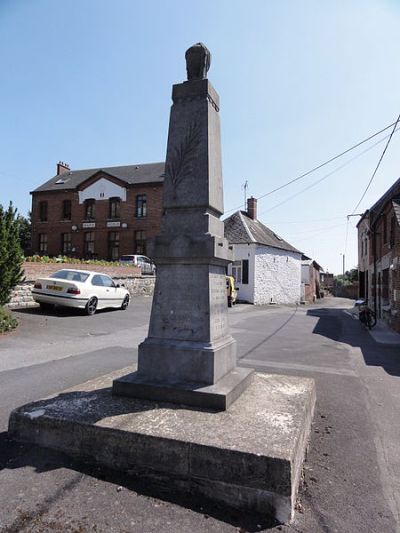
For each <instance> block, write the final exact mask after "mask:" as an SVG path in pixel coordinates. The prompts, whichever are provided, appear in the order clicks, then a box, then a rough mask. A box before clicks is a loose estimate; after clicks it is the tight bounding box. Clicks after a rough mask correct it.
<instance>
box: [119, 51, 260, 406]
mask: <svg viewBox="0 0 400 533" xmlns="http://www.w3.org/2000/svg"><path fill="white" fill-rule="evenodd" d="M185 57H186V63H187V74H188V81H186V82H184V83H180V84H178V85H174V86H173V90H172V100H173V105H172V108H171V115H170V123H169V134H168V146H167V157H166V166H165V181H164V193H163V217H162V222H161V234H160V235H159V236H158V237H156V239H155V241H154V243H153V249H152V250H151V252H150V255H151V256H152V257H153V258H154V260H155V262H156V265H157V279H156V285H155V291H154V297H153V307H152V311H151V318H150V325H149V332H148V337H147V338H146V339H145V340H144V342H143V343H141V344H140V346H139V360H138V369H137V372H135V373H134V374H130V375H128V376H124V377H123V378H120V379H118V380H115V381H114V384H113V393H114V394H119V395H128V396H133V397H140V398H147V399H151V400H165V401H169V402H174V403H183V404H186V405H192V406H202V407H208V408H215V409H225V408H227V407H228V406H229V405H230V404H231V403H232V402H233V401H234V400H235V399H236V398H237V397H238V396H239V395H240V394H241V393H242V392H243V390H244V389H245V388H246V387H247V385H248V384H249V383H250V380H251V374H252V370H249V369H244V368H238V367H236V341H235V340H234V339H233V338H232V336H231V335H230V333H229V327H228V315H227V313H228V309H227V294H226V281H225V268H226V265H227V264H228V263H229V262H230V261H232V251H231V249H230V248H229V245H228V242H227V240H226V239H225V238H224V224H223V222H222V221H221V220H220V216H221V215H222V213H223V190H222V170H221V140H220V121H219V97H218V94H217V92H216V91H215V89H214V88H213V86H212V85H211V83H210V82H209V81H208V79H207V71H208V68H209V66H210V61H211V56H210V53H209V51H208V50H207V48H206V47H205V46H204V45H203V44H202V43H198V44H196V45H194V46H192V47H191V48H189V49H188V50H187V52H186V56H185Z"/></svg>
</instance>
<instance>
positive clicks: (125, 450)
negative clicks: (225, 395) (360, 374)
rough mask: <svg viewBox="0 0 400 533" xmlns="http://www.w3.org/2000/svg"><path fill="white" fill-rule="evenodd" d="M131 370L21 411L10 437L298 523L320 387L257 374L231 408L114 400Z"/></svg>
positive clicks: (301, 380) (295, 379) (14, 419)
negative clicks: (116, 383) (118, 383)
mask: <svg viewBox="0 0 400 533" xmlns="http://www.w3.org/2000/svg"><path fill="white" fill-rule="evenodd" d="M132 371H134V369H132V368H129V369H123V370H122V371H119V372H114V373H112V374H109V375H107V376H103V377H101V378H98V379H95V380H92V381H89V382H87V383H85V384H83V385H80V386H77V387H75V388H73V389H68V390H66V391H63V392H62V393H60V394H58V395H57V396H54V397H52V398H48V399H45V400H41V401H38V402H34V403H31V404H28V405H25V406H23V407H20V408H18V409H16V410H15V411H13V412H12V414H11V416H10V420H9V436H10V437H11V438H13V439H16V440H19V441H27V442H31V443H35V444H38V445H40V446H44V447H48V448H53V449H56V450H60V451H63V452H65V453H67V454H69V455H71V456H74V457H77V458H80V459H84V460H85V461H92V462H93V463H96V464H102V465H105V466H107V467H109V468H112V469H116V470H121V471H123V472H128V471H129V472H131V473H135V472H140V474H141V475H142V476H146V473H147V474H148V476H149V478H151V476H152V475H154V474H156V475H158V476H165V478H166V479H168V482H169V483H170V486H171V490H173V489H174V487H175V486H176V487H179V489H180V490H182V489H183V490H186V491H187V492H190V493H192V494H202V495H204V496H206V497H210V498H212V499H213V500H214V501H220V502H222V503H225V504H228V505H230V506H233V507H237V508H241V509H245V510H247V511H257V512H261V513H265V514H268V515H272V516H274V517H275V518H276V519H277V520H279V521H280V522H287V521H290V519H291V518H292V517H293V510H294V506H295V500H296V493H297V489H298V485H299V481H300V477H301V468H302V463H303V459H304V455H305V452H306V447H307V443H308V439H309V435H310V428H311V420H312V415H313V410H314V404H315V385H314V382H313V380H311V379H307V378H298V377H289V376H280V375H270V374H255V375H254V377H253V381H252V383H251V385H250V386H249V387H248V388H247V389H246V391H245V392H243V394H242V395H241V396H240V397H239V398H238V399H237V400H236V402H234V403H233V404H232V405H231V406H230V407H229V409H227V410H226V411H221V412H210V411H209V410H208V411H206V410H201V409H198V410H193V409H189V408H187V407H185V406H183V405H177V404H170V403H156V402H151V401H147V400H140V399H133V398H127V397H119V396H112V393H111V385H112V382H113V380H114V379H116V378H118V377H121V376H123V375H125V374H127V373H128V372H132Z"/></svg>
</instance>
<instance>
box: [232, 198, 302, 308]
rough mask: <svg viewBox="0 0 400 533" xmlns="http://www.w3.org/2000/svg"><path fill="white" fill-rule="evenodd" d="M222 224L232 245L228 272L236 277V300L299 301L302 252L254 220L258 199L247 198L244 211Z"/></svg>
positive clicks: (258, 302)
mask: <svg viewBox="0 0 400 533" xmlns="http://www.w3.org/2000/svg"><path fill="white" fill-rule="evenodd" d="M224 224H225V237H226V238H227V239H228V241H229V243H230V244H231V245H233V247H234V257H235V261H234V262H233V264H232V265H230V267H229V274H232V275H233V276H234V278H235V286H236V287H238V289H239V296H238V298H239V300H242V301H246V302H250V303H253V304H256V305H265V304H273V303H276V304H295V303H299V302H300V299H301V262H302V260H301V258H302V253H301V252H300V251H299V250H297V249H296V248H294V247H293V246H292V245H290V244H289V243H288V242H286V241H284V240H283V239H282V238H281V237H279V235H277V234H276V233H274V232H273V231H272V230H270V229H269V228H267V227H266V226H264V224H262V223H261V222H260V221H259V220H257V200H256V199H255V198H249V199H248V201H247V212H244V211H236V212H235V213H233V215H231V216H230V217H229V218H227V219H226V220H225V221H224Z"/></svg>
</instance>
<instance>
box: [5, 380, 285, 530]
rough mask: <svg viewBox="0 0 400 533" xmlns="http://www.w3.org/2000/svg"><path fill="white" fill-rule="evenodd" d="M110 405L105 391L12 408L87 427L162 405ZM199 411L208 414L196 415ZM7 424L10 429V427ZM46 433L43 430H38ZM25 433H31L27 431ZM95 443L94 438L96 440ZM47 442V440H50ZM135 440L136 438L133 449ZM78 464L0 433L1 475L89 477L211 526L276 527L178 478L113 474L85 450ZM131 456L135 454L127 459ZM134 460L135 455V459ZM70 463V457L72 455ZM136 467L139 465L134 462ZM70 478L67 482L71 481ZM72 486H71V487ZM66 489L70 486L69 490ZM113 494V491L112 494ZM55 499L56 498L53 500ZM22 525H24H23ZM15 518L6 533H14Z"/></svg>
mask: <svg viewBox="0 0 400 533" xmlns="http://www.w3.org/2000/svg"><path fill="white" fill-rule="evenodd" d="M110 399H111V390H110V388H107V387H105V388H103V389H97V390H88V391H72V392H65V393H61V394H58V395H57V396H55V397H54V398H50V399H47V400H40V401H36V402H32V403H29V404H26V405H25V406H22V407H20V408H18V411H20V412H21V413H26V412H30V413H34V412H37V411H38V410H40V409H44V408H45V409H46V417H50V418H53V417H54V418H55V419H57V418H58V419H61V418H62V419H63V420H64V421H65V422H66V423H67V424H69V423H70V421H73V423H74V424H76V425H77V426H78V425H86V424H89V425H93V424H95V423H96V422H97V421H99V420H102V419H105V418H109V417H118V416H119V415H124V414H131V413H140V412H144V411H151V410H154V409H157V408H158V407H160V406H162V402H157V403H154V402H150V401H147V400H143V401H140V400H135V402H134V403H132V402H131V401H129V400H127V398H124V397H118V396H113V397H112V401H110ZM168 408H169V409H174V408H175V409H177V410H179V409H182V408H184V409H186V407H183V406H180V405H178V404H177V405H173V404H168ZM201 410H202V411H207V412H208V411H209V410H207V409H201ZM12 425H13V424H12V423H11V426H12ZM42 429H43V431H46V428H45V427H43V428H42ZM29 431H32V432H33V431H35V430H34V428H31V429H30V430H29ZM98 438H99V437H98ZM50 439H51V437H50ZM140 443H141V439H140V435H139V440H138V443H137V444H138V445H140ZM78 449H79V451H78V452H75V453H79V458H74V452H73V451H72V450H71V457H70V456H68V455H67V454H66V453H64V452H62V451H57V450H54V449H46V448H44V447H41V446H38V445H36V444H31V443H25V442H17V441H15V440H13V439H12V438H10V437H9V434H8V433H7V432H3V433H0V471H1V470H2V469H9V470H14V469H19V468H25V467H31V468H34V470H35V472H36V473H37V474H41V473H44V472H49V471H52V470H58V469H61V468H67V469H69V470H73V471H75V472H77V473H80V476H78V478H77V479H78V481H79V479H81V477H82V476H81V475H82V474H84V475H87V476H91V477H93V478H96V479H98V480H101V481H106V482H108V483H112V484H114V485H117V486H121V487H124V488H126V489H128V490H130V491H134V492H136V493H138V494H139V495H141V496H147V497H149V496H150V497H154V498H158V499H160V500H163V501H165V502H169V503H172V504H175V505H179V506H180V507H183V508H186V509H189V510H192V511H194V512H196V513H200V514H201V515H203V516H205V517H206V518H208V517H213V518H214V519H216V520H220V521H222V522H225V523H228V524H230V525H232V526H234V527H237V528H238V530H239V531H248V532H256V531H260V530H266V529H270V528H273V527H275V526H277V525H278V522H277V521H276V520H275V519H274V518H272V517H270V516H266V515H262V514H260V513H254V512H251V513H250V512H245V511H243V510H238V509H234V508H232V507H229V506H228V505H224V504H222V503H219V502H218V503H217V502H213V501H212V500H210V499H209V498H207V497H205V496H203V495H202V494H199V493H198V491H196V480H193V484H192V483H191V481H190V482H189V489H188V485H187V483H183V479H182V478H181V477H180V475H178V474H173V473H169V474H165V473H162V472H159V471H157V470H153V469H152V468H151V467H149V466H148V465H143V467H142V466H140V464H134V463H133V464H131V465H129V470H125V471H123V472H122V471H120V470H113V469H112V468H110V467H106V466H103V465H102V464H99V463H98V462H97V463H96V462H95V459H94V457H92V456H91V455H90V452H89V451H87V450H86V446H85V445H84V446H83V447H81V445H80V444H79V446H78ZM133 455H135V454H133ZM139 456H140V454H139ZM75 457H76V455H75ZM139 461H140V460H139ZM74 479H75V478H73V480H74ZM73 480H72V481H71V480H69V481H67V482H66V483H65V486H64V487H62V488H59V487H58V488H57V490H56V491H55V493H54V496H52V498H51V499H49V501H47V500H44V501H43V502H42V503H41V505H39V507H38V511H37V512H35V514H32V515H30V516H28V518H27V517H26V516H24V527H25V528H26V527H29V520H31V521H34V520H37V518H38V514H37V513H41V514H42V515H43V514H45V513H47V512H48V511H49V509H50V507H51V505H52V504H53V503H55V502H56V501H57V499H60V498H61V496H62V495H63V494H64V493H65V491H66V490H69V489H72V488H73V487H74V486H75V485H76V483H74V482H73ZM71 483H72V485H71ZM70 485H71V486H70ZM114 490H115V489H114ZM57 494H59V495H58V496H57ZM27 520H28V522H27ZM19 522H20V518H17V519H16V523H15V524H13V525H12V527H11V529H7V530H6V531H7V533H13V532H14V531H15V532H17V531H20V529H18V528H19V527H20V523H19Z"/></svg>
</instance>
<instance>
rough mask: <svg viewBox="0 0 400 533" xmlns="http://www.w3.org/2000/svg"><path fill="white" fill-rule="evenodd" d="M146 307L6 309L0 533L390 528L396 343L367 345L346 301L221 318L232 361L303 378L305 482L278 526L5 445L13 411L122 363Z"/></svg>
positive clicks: (0, 384)
mask: <svg viewBox="0 0 400 533" xmlns="http://www.w3.org/2000/svg"><path fill="white" fill-rule="evenodd" d="M150 305H151V300H150V298H145V297H142V298H138V299H136V300H135V301H134V302H133V303H132V305H131V306H130V307H129V309H128V310H127V311H104V312H100V313H98V314H96V315H95V316H93V317H87V316H83V315H81V314H80V313H77V312H76V313H75V312H71V311H59V312H57V313H55V312H51V313H43V312H41V311H39V310H38V309H34V310H33V309H32V310H26V311H23V310H21V311H17V312H15V315H16V316H17V317H18V319H19V320H20V326H19V328H18V329H17V331H16V332H14V333H12V334H10V335H6V336H3V337H0V531H1V532H2V533H5V532H7V533H11V532H19V531H29V532H45V531H62V532H64V531H66V532H86V531H88V532H89V531H97V532H118V533H119V532H123V531H130V532H136V531H137V532H153V531H154V532H155V531H157V532H172V531H173V532H177V531H179V532H189V531H190V532H193V531H196V532H203V531H204V532H206V531H207V532H210V531H218V532H220V531H221V532H231V531H238V530H239V531H262V530H268V531H286V532H289V531H290V532H302V533H310V532H311V533H312V532H325V531H326V532H335V531H337V532H340V533H342V532H346V533H352V532H354V533H356V532H357V533H358V532H364V531H365V532H367V531H368V532H371V533H374V532H385V533H386V532H388V533H389V532H395V531H399V530H400V520H399V515H400V512H399V510H400V454H399V443H400V428H399V424H398V405H399V400H400V355H399V347H396V346H385V345H382V344H377V343H376V342H375V341H374V340H373V339H372V337H371V336H370V335H369V333H368V332H367V331H366V330H365V329H364V328H363V327H362V326H361V325H360V324H359V323H358V322H357V321H355V320H353V319H352V318H351V316H349V315H348V314H347V313H346V312H345V309H346V308H348V307H349V306H350V305H351V304H350V303H349V302H348V301H347V300H340V299H326V300H324V301H322V302H321V303H320V304H318V305H313V306H308V307H298V308H295V307H275V306H268V307H253V306H250V305H238V306H236V307H234V308H233V309H230V310H229V317H230V324H231V329H232V334H233V336H234V337H235V338H236V339H237V342H238V357H239V364H240V365H243V366H251V367H254V368H256V370H258V371H260V372H268V373H282V374H292V375H302V376H310V377H313V378H314V379H315V380H316V385H317V409H316V413H315V417H314V424H313V429H312V437H311V442H310V449H309V453H308V457H307V461H306V463H305V475H304V478H305V481H304V485H303V487H302V489H301V493H300V503H299V506H298V512H297V513H296V518H295V520H294V522H293V523H292V524H291V525H290V526H276V525H275V526H274V525H273V524H271V522H269V521H268V519H265V518H264V517H260V516H248V515H245V514H243V513H239V512H237V511H234V510H229V509H226V508H223V507H219V506H217V505H213V504H212V503H211V502H207V501H200V500H196V501H193V500H192V499H190V497H187V496H186V495H182V494H176V493H173V494H171V491H169V490H168V487H163V486H151V487H150V486H149V485H148V484H147V483H146V482H145V480H140V479H128V478H127V477H126V476H123V475H120V474H117V473H113V472H108V471H105V470H103V469H98V468H95V467H91V466H90V465H86V464H83V463H78V462H76V461H72V460H70V459H69V458H68V457H66V456H64V455H62V454H58V453H55V452H52V451H49V450H44V449H39V448H37V447H34V446H30V445H22V444H18V443H15V442H12V441H9V440H8V439H7V433H6V430H7V420H8V416H9V413H10V411H11V410H12V409H13V408H14V407H17V406H20V405H22V404H24V403H27V402H30V401H34V400H37V399H39V398H42V397H44V396H47V395H50V394H53V393H57V392H59V391H61V390H63V389H64V388H67V387H71V386H74V385H78V384H79V383H82V382H84V381H86V380H88V379H91V378H93V377H96V376H100V375H102V374H105V373H108V372H110V371H112V370H115V369H118V368H121V367H124V366H127V365H130V364H132V362H134V361H135V360H136V357H137V345H138V343H139V342H140V341H141V340H142V339H143V338H144V337H145V336H146V334H147V324H148V319H149V314H150ZM155 496H157V497H155Z"/></svg>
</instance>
